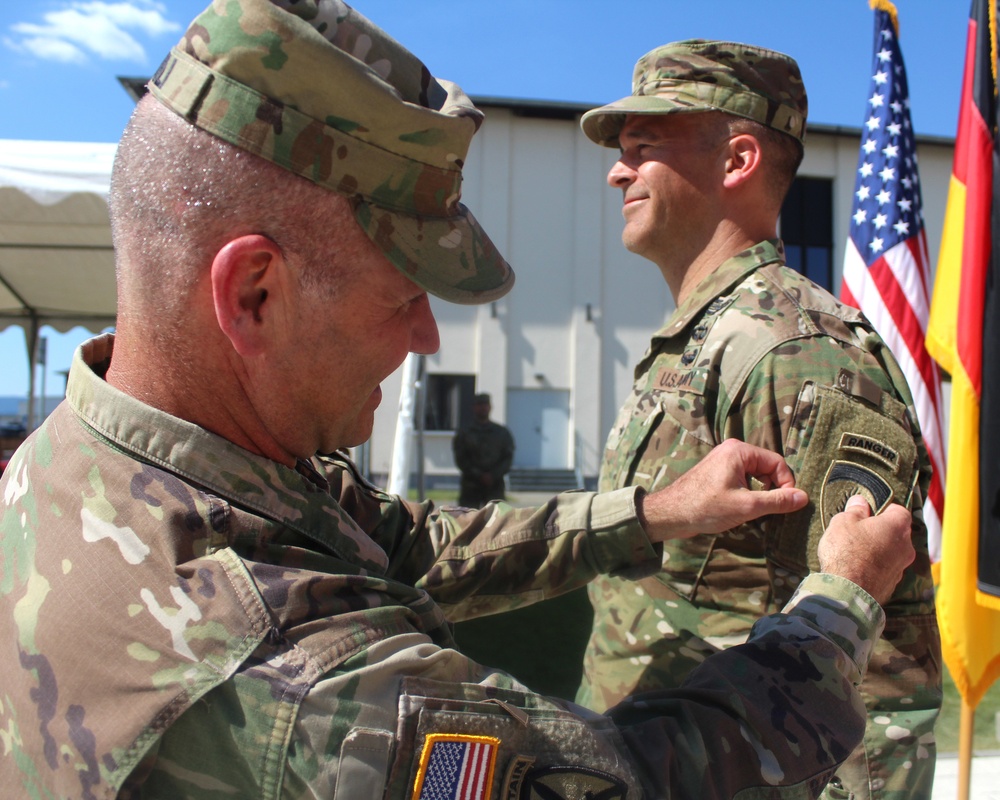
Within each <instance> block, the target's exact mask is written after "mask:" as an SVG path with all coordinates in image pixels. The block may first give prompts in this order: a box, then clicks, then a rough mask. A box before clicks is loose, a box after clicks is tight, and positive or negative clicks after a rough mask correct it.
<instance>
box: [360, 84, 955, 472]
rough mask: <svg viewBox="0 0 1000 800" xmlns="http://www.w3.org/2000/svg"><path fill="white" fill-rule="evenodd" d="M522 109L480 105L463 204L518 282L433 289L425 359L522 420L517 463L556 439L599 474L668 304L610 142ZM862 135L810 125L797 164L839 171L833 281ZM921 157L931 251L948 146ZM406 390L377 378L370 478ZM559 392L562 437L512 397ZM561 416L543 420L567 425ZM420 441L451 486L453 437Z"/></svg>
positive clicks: (575, 116) (561, 114)
mask: <svg viewBox="0 0 1000 800" xmlns="http://www.w3.org/2000/svg"><path fill="white" fill-rule="evenodd" d="M480 104H481V105H482V104H483V103H482V101H480ZM520 111H521V110H519V109H518V108H515V107H514V105H513V104H510V105H503V104H498V105H490V104H488V103H487V104H486V113H487V120H486V122H485V124H484V125H483V128H482V129H481V131H480V133H479V134H478V135H477V136H476V138H475V140H474V141H473V146H472V149H471V151H470V153H469V157H468V159H467V165H466V168H465V181H464V184H463V202H465V204H466V205H467V206H469V208H470V209H472V210H473V212H474V214H475V216H476V217H477V218H478V219H479V220H480V222H481V223H482V224H483V226H484V227H485V228H486V230H487V231H488V232H489V233H490V236H491V237H492V238H493V240H494V242H495V243H496V245H497V247H498V248H499V249H500V251H501V252H502V253H504V254H505V256H506V257H507V260H508V261H509V262H510V263H511V265H512V266H513V267H514V270H515V272H516V275H517V280H516V283H515V286H514V289H513V290H512V291H511V293H510V294H509V295H507V297H505V298H503V299H502V300H500V301H498V302H496V303H492V304H488V305H485V306H471V307H465V306H455V305H452V304H449V303H444V302H441V301H439V300H437V299H436V298H434V299H432V306H433V308H434V311H435V314H436V316H437V319H438V323H439V327H440V330H441V349H440V352H439V353H437V354H436V355H433V356H429V357H428V358H427V359H426V370H427V372H428V373H471V374H475V375H476V391H481V392H489V393H490V394H491V395H492V398H493V417H494V419H496V420H498V421H501V422H505V423H506V424H507V425H508V426H509V427H511V428H512V429H513V430H514V431H515V435H516V438H517V439H518V442H519V447H518V454H517V456H516V458H515V464H518V463H520V464H521V465H524V466H532V464H528V463H525V459H527V460H528V461H530V460H531V459H532V458H534V459H535V460H537V458H538V457H539V455H538V454H539V452H542V453H547V451H546V450H545V447H544V445H543V446H541V447H540V446H539V442H537V441H534V440H533V439H532V438H531V437H533V436H543V437H548V439H547V443H548V444H550V445H551V444H552V443H553V442H554V443H555V445H557V450H558V451H559V456H560V457H561V458H562V460H563V461H564V462H565V463H564V464H563V465H555V466H568V467H576V468H578V469H579V470H580V472H581V473H582V474H583V475H584V476H585V477H586V478H587V479H588V482H590V483H592V482H593V480H594V478H596V475H597V471H598V469H599V465H600V458H601V453H602V450H603V446H604V440H605V437H606V436H607V432H608V430H609V429H610V427H611V425H612V423H613V422H614V418H615V414H616V412H617V410H618V407H619V406H620V404H621V402H622V401H623V400H624V398H625V397H626V395H627V394H628V392H629V390H630V388H631V384H632V369H633V365H634V364H635V363H636V361H638V359H639V358H640V357H641V356H642V354H643V352H644V351H645V349H646V346H647V344H648V342H649V339H650V336H651V334H652V333H653V332H654V331H655V330H656V329H657V328H658V327H660V326H661V325H662V323H663V322H664V321H665V320H666V318H667V317H668V316H669V315H670V313H671V312H672V311H673V309H674V302H673V299H672V298H671V296H670V292H669V291H668V289H667V286H666V283H665V282H664V280H663V278H662V276H661V275H660V273H659V271H658V270H657V268H656V267H655V266H654V265H653V264H651V263H650V262H648V261H646V260H644V259H642V258H639V257H638V256H634V255H632V254H630V253H628V252H627V251H625V249H624V248H623V247H622V245H621V239H620V236H621V225H622V223H621V194H620V193H619V192H618V191H616V190H613V189H610V188H609V187H608V186H607V184H606V183H605V176H606V174H607V171H608V170H609V169H610V167H611V165H612V164H613V163H614V160H615V158H616V155H617V153H616V151H614V150H609V149H606V148H601V147H597V146H596V145H594V144H592V143H591V142H590V141H589V140H588V139H587V138H586V137H585V136H584V135H583V133H582V132H581V131H580V129H579V123H578V120H579V112H580V111H582V109H579V110H576V111H573V112H572V113H567V110H566V108H565V107H557V108H554V109H549V110H546V109H545V108H541V107H538V106H535V107H529V114H527V115H526V114H524V113H520ZM859 137H860V131H856V130H855V131H850V130H840V129H833V128H816V129H811V130H810V133H809V137H808V141H807V145H806V154H805V159H804V161H803V165H802V168H801V169H800V170H799V175H801V176H806V177H817V178H828V179H832V180H833V182H834V184H833V197H834V212H833V213H834V219H833V230H834V256H833V257H834V264H835V267H834V286H835V287H839V284H840V276H841V271H842V264H843V258H844V245H845V242H846V240H847V236H848V230H849V228H848V226H849V223H850V214H851V205H852V199H853V198H852V194H853V191H854V178H855V170H856V168H857V157H858V143H859ZM918 158H919V160H920V175H921V180H922V183H923V199H924V212H925V219H926V223H925V224H926V229H927V236H928V247H929V251H930V253H931V256H932V260H933V259H935V258H936V254H937V252H938V248H939V246H940V233H941V227H942V222H943V218H944V208H945V202H946V193H947V187H948V181H949V177H950V173H951V159H952V143H951V142H950V141H947V140H922V141H921V142H920V143H919V144H918ZM399 392H400V373H399V371H397V372H396V373H395V374H394V375H392V376H390V378H388V379H387V380H386V381H385V382H384V384H383V397H384V400H383V403H382V406H381V408H379V410H378V411H377V413H376V418H375V429H374V433H373V436H372V440H371V443H370V446H369V450H368V464H369V470H370V472H371V473H372V474H373V476H374V477H375V478H376V480H378V479H380V478H382V477H383V476H385V475H386V474H387V473H388V472H389V465H390V463H391V459H392V449H393V440H394V434H395V427H396V416H397V410H398V397H399ZM560 398H562V399H564V400H565V402H566V406H567V408H568V414H567V415H566V417H565V419H566V432H565V435H563V436H555V437H553V436H552V435H551V434H552V431H545V430H542V431H540V432H539V431H535V430H534V427H535V426H534V425H533V424H532V423H531V422H530V420H527V419H526V418H524V416H523V415H517V416H516V418H512V416H511V415H509V414H508V410H509V407H510V406H511V405H514V406H516V407H517V408H519V409H523V408H526V407H532V404H535V403H544V402H547V401H548V400H559V399H560ZM561 413H562V412H560V413H557V414H555V415H554V416H550V417H548V418H546V419H550V420H551V419H556V421H557V424H562V423H561V422H559V420H561V419H562V417H561V416H560V414H561ZM542 427H546V426H545V425H543V426H542ZM563 444H564V445H565V447H563ZM423 449H424V470H425V473H426V475H427V479H428V482H429V484H430V485H433V484H434V483H441V482H444V483H452V484H453V483H455V482H456V481H457V478H456V477H455V476H456V475H457V473H456V472H455V468H454V464H453V462H452V458H451V434H450V433H448V432H426V433H425V434H424V444H423ZM550 449H551V448H550ZM543 457H545V458H549V459H551V458H552V455H551V453H550V452H548V453H547V455H545V456H543ZM549 465H552V464H549Z"/></svg>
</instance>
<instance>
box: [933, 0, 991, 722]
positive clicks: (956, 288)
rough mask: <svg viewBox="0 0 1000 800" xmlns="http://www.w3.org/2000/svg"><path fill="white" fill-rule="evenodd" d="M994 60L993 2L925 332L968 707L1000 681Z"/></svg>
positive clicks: (970, 58) (956, 657) (968, 80)
mask: <svg viewBox="0 0 1000 800" xmlns="http://www.w3.org/2000/svg"><path fill="white" fill-rule="evenodd" d="M996 53H997V49H996V0H973V3H972V10H971V12H970V15H969V31H968V40H967V49H966V56H965V73H964V77H963V80H962V97H961V104H960V108H959V117H958V133H957V136H956V140H955V160H954V164H953V167H952V176H951V185H950V187H949V190H948V206H947V211H946V213H945V222H944V232H943V234H942V239H941V253H940V257H939V259H938V267H937V279H936V281H935V284H934V293H933V298H932V302H931V316H930V324H929V327H928V332H927V349H928V350H929V351H930V353H931V355H932V356H933V357H934V358H935V359H936V360H937V361H938V363H939V364H940V365H941V366H942V367H943V368H944V369H945V370H947V371H948V372H949V373H950V374H951V378H952V395H951V415H950V423H949V435H948V485H947V489H946V495H945V505H944V524H943V532H942V543H941V561H940V563H939V564H937V565H936V566H937V578H938V590H937V614H938V621H939V623H940V626H941V644H942V652H943V655H944V660H945V663H946V664H947V665H948V669H949V671H950V672H951V675H952V677H953V678H954V679H955V683H956V685H957V686H958V689H959V691H960V692H961V694H962V697H963V699H964V700H965V703H966V704H967V705H968V706H970V707H972V708H975V706H976V705H977V704H978V703H979V701H980V700H981V699H982V696H983V693H984V692H985V691H986V690H987V689H988V688H989V687H990V685H991V684H992V683H993V681H994V680H996V678H997V677H998V676H1000V494H998V491H1000V418H998V417H1000V293H998V291H997V288H998V287H997V285H996V283H997V278H998V277H1000V276H998V273H997V265H998V264H1000V259H998V257H997V253H998V245H1000V241H994V237H993V236H992V235H991V232H992V231H995V230H1000V228H998V227H997V221H998V210H1000V209H998V207H997V203H996V201H995V198H998V197H1000V193H998V181H1000V166H998V164H997V155H998V149H997V130H996V113H997V80H996V68H997V56H996ZM997 239H998V240H1000V237H997ZM981 443H982V444H983V446H982V447H981V446H980V445H981Z"/></svg>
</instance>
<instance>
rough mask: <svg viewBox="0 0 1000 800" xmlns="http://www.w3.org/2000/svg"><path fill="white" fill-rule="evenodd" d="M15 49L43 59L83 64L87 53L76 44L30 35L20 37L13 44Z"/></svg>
mask: <svg viewBox="0 0 1000 800" xmlns="http://www.w3.org/2000/svg"><path fill="white" fill-rule="evenodd" d="M15 49H16V50H17V51H18V52H20V53H29V54H31V55H33V56H35V57H37V58H40V59H42V60H43V61H59V62H62V63H64V64H83V63H86V61H87V54H86V53H84V52H83V51H82V50H81V49H80V48H79V47H77V46H76V45H74V44H71V43H70V42H67V41H64V40H62V39H54V38H51V37H48V36H31V37H28V38H26V39H21V41H20V42H18V43H17V44H16V45H15Z"/></svg>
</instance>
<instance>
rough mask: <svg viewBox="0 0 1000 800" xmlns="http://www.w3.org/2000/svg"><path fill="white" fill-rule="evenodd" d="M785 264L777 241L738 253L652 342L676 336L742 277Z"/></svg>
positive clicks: (709, 277)
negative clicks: (777, 263) (768, 266)
mask: <svg viewBox="0 0 1000 800" xmlns="http://www.w3.org/2000/svg"><path fill="white" fill-rule="evenodd" d="M784 260H785V248H784V245H783V244H782V243H781V240H780V239H767V240H765V241H763V242H758V243H757V244H755V245H753V247H748V248H747V249H746V250H744V251H743V252H741V253H737V254H736V255H735V256H733V257H732V258H728V259H726V260H725V261H723V262H722V263H721V264H720V265H719V266H718V267H717V268H716V269H714V270H713V271H712V272H711V273H710V274H709V275H707V276H706V277H705V278H704V280H702V282H701V283H699V284H698V285H697V286H696V287H695V289H694V291H693V292H691V294H690V295H689V296H688V298H687V299H686V300H685V301H684V302H683V303H682V304H681V305H680V306H679V307H678V308H677V310H676V311H674V313H673V314H671V315H670V319H669V320H667V324H666V325H664V326H663V327H662V328H661V329H660V330H659V331H657V333H656V336H655V337H654V338H658V339H666V338H670V337H671V336H676V335H677V334H678V333H680V332H681V331H682V330H684V328H686V327H687V325H688V323H689V322H691V320H692V319H694V318H695V317H696V316H699V315H701V313H702V311H703V310H705V309H706V308H707V307H708V306H710V305H711V304H712V303H714V302H715V301H717V300H718V301H720V302H722V301H723V300H724V298H725V296H726V295H727V294H728V293H729V292H731V291H732V289H733V288H734V287H735V286H736V285H737V284H738V283H739V282H740V281H741V280H742V279H743V278H744V276H746V275H747V274H749V273H751V272H753V271H754V270H756V269H759V268H760V267H762V266H764V265H765V264H770V263H772V262H783V261H784Z"/></svg>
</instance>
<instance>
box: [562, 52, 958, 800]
mask: <svg viewBox="0 0 1000 800" xmlns="http://www.w3.org/2000/svg"><path fill="white" fill-rule="evenodd" d="M806 113H807V102H806V92H805V88H804V86H803V83H802V77H801V75H800V74H799V69H798V66H797V65H796V63H795V61H794V60H793V59H791V58H790V57H788V56H786V55H784V54H781V53H777V52H774V51H771V50H767V49H764V48H761V47H754V46H751V45H746V44H739V43H735V42H719V41H704V40H690V41H682V42H675V43H673V44H668V45H665V46H663V47H659V48H656V49H655V50H653V51H652V52H650V53H648V54H646V55H645V56H643V57H642V58H641V59H640V60H639V62H638V63H637V64H636V67H635V72H634V77H633V84H632V94H631V95H629V96H628V97H625V98H623V99H621V100H619V101H617V102H614V103H611V104H609V105H606V106H603V107H601V108H596V109H594V110H592V111H589V112H588V113H586V114H585V115H584V116H583V120H582V127H583V130H584V132H585V133H586V135H587V136H588V137H589V138H590V139H592V140H593V141H594V142H596V143H598V144H601V145H604V146H606V147H617V148H620V151H621V156H620V157H619V159H618V161H617V163H616V164H615V165H614V166H613V167H612V168H611V170H610V172H609V173H608V183H609V184H610V186H611V187H613V188H615V189H618V190H620V191H621V192H622V195H623V208H622V215H623V217H624V223H625V225H624V231H623V234H622V240H623V242H624V244H625V246H626V247H627V248H628V249H629V250H631V251H633V252H636V253H639V254H640V255H642V256H644V257H646V258H647V259H649V260H651V261H653V262H654V263H655V264H656V265H657V266H658V267H659V268H660V270H661V272H662V273H663V277H664V279H665V280H666V282H667V284H668V285H669V287H670V291H671V293H672V294H673V296H674V299H675V301H676V306H677V308H676V311H675V312H674V313H673V315H672V316H671V317H670V319H669V320H668V321H667V323H666V325H665V326H664V327H663V328H662V329H660V330H659V331H657V332H656V334H655V335H654V336H653V339H652V343H651V344H650V347H649V350H648V351H647V352H646V354H645V355H644V356H643V358H642V360H641V361H640V363H639V364H638V366H637V368H636V372H635V375H636V379H635V385H634V389H633V392H632V394H631V396H630V397H629V398H628V400H627V401H626V402H625V405H624V406H623V408H622V409H621V411H620V413H619V416H618V419H617V421H616V422H615V425H614V427H613V429H612V431H611V433H610V436H609V438H608V442H607V446H606V451H605V457H604V462H603V465H602V470H601V477H600V489H601V490H602V491H609V490H612V489H618V488H621V487H624V486H641V487H643V488H645V489H649V490H655V489H656V488H658V487H661V486H665V485H668V484H669V483H670V482H671V481H673V480H675V479H676V478H677V477H678V476H679V475H681V474H683V472H684V471H685V470H687V469H688V468H690V467H691V466H692V465H693V464H696V463H697V462H698V461H700V460H701V459H702V458H704V457H705V455H706V454H708V453H710V452H711V451H712V449H713V448H715V447H716V446H717V445H718V444H719V443H721V442H722V441H723V440H725V439H726V438H728V437H736V438H738V439H741V440H743V441H746V442H750V443H753V444H756V445H759V446H761V447H765V448H767V449H769V450H773V451H774V452H777V453H781V454H783V455H784V457H785V458H786V459H787V461H788V463H789V465H790V466H791V467H792V469H793V471H794V472H795V475H796V480H797V485H798V486H800V487H802V488H805V489H806V491H807V492H808V493H809V496H810V504H809V506H808V507H807V508H806V509H804V510H803V511H800V512H798V513H797V514H794V515H789V516H787V517H783V518H782V517H773V518H769V519H763V520H760V521H757V522H752V523H748V524H745V525H742V526H740V527H738V528H734V529H732V530H730V531H727V532H726V533H725V534H723V535H722V536H718V537H715V536H698V537H695V538H692V539H686V540H683V541H681V540H674V541H671V542H668V543H667V544H666V546H665V548H664V555H663V566H662V569H661V571H660V572H659V573H658V574H657V575H655V576H653V577H649V578H646V579H644V580H643V581H641V582H640V583H639V584H638V585H636V584H634V583H626V582H623V581H621V580H620V579H618V578H615V577H601V578H599V579H598V580H597V581H596V582H594V583H593V584H592V585H591V586H590V589H589V591H590V597H591V602H592V605H593V607H594V612H595V613H594V626H593V632H592V635H591V639H590V643H589V645H588V649H587V653H586V663H585V675H584V682H583V685H582V686H581V689H580V692H579V694H578V697H577V699H578V701H580V702H582V703H583V704H585V705H588V706H591V707H594V708H596V709H598V710H603V709H606V708H609V707H611V706H613V705H614V704H615V703H618V702H619V701H621V700H622V699H623V698H625V697H627V696H629V695H631V694H634V693H637V692H643V691H647V690H655V689H662V688H664V687H670V686H677V685H679V684H680V683H681V682H682V681H683V680H684V679H685V678H686V677H687V676H688V675H689V673H691V671H692V670H693V669H694V668H695V667H696V666H697V665H698V664H700V663H701V662H702V661H704V659H705V658H706V657H707V656H708V655H709V654H711V653H714V652H716V651H717V650H718V649H719V648H724V647H727V646H730V645H734V644H737V643H738V642H741V641H744V640H745V638H746V636H747V634H748V633H749V631H750V629H751V626H752V625H753V623H754V621H755V620H757V619H758V618H760V617H761V616H762V615H765V614H769V613H772V612H774V611H776V610H779V609H781V608H782V607H783V606H784V604H785V603H786V602H787V600H788V598H789V596H790V594H791V592H792V591H794V589H795V587H796V586H797V585H798V584H799V582H800V581H802V580H803V579H804V578H805V576H806V575H807V574H809V573H810V572H811V571H815V570H816V569H818V566H819V565H818V561H817V541H818V539H819V536H820V534H821V532H822V529H823V526H824V525H825V524H826V523H827V522H828V521H829V520H830V518H831V516H832V515H833V514H835V513H836V512H837V511H838V510H839V509H841V508H843V506H844V503H845V502H846V500H847V498H848V497H850V496H852V495H855V494H858V495H861V496H863V497H864V498H865V499H866V500H867V501H868V502H869V504H870V505H871V506H872V508H873V509H875V510H876V511H878V510H879V509H881V508H883V507H885V504H886V503H888V502H898V503H903V504H905V505H906V506H907V507H908V508H910V509H911V510H912V514H913V530H912V538H913V545H914V547H915V548H916V551H917V558H916V560H915V561H914V563H913V564H912V566H911V567H910V568H909V569H908V570H907V572H906V574H905V576H904V579H903V581H902V582H901V583H900V585H899V586H898V587H897V590H896V592H895V594H894V595H893V598H892V600H891V601H890V602H889V604H888V605H887V606H886V613H887V617H888V623H887V627H886V631H885V634H884V636H883V638H882V639H881V640H880V641H879V642H878V645H877V647H876V654H875V657H874V660H873V662H872V666H871V667H870V668H869V671H868V676H867V678H866V681H865V684H864V686H863V692H864V696H865V700H866V703H867V705H868V711H869V722H868V729H867V731H866V734H865V740H864V743H863V744H862V745H860V746H859V747H858V749H857V750H856V752H855V753H854V754H853V755H852V757H851V759H850V760H849V761H848V762H847V763H846V764H845V765H844V766H843V767H842V768H841V769H840V770H839V771H838V773H837V776H836V778H835V779H834V781H833V782H831V785H830V787H829V789H828V790H827V792H828V795H827V796H828V797H830V798H835V797H846V796H848V795H847V794H846V793H850V796H852V797H858V798H868V797H876V798H892V800H901V798H910V797H912V798H926V797H929V796H930V792H931V784H932V780H933V773H934V761H935V759H934V756H935V751H934V736H933V726H934V722H935V718H936V716H937V713H938V708H939V706H940V702H941V677H940V673H939V664H940V657H939V641H938V633H937V627H936V620H935V615H934V605H933V588H932V584H931V576H930V563H929V559H928V554H927V541H926V529H925V527H924V524H923V520H922V512H921V509H922V506H923V497H924V493H925V492H926V490H927V485H928V481H929V477H930V472H929V469H930V467H929V462H928V459H927V457H926V453H925V450H924V445H923V442H922V440H921V437H920V430H919V427H918V425H917V418H916V415H915V412H914V409H913V401H912V399H911V396H910V392H909V390H908V387H907V385H906V382H905V379H904V378H903V376H902V374H901V372H900V369H899V367H898V365H897V364H896V361H895V360H894V358H893V356H892V354H891V353H890V352H889V350H888V348H887V347H886V345H885V343H884V342H882V341H881V339H880V338H879V337H878V336H877V335H876V334H875V332H874V330H873V329H872V327H871V325H870V324H869V322H868V321H867V320H866V319H865V318H864V317H863V316H862V315H861V313H860V312H858V311H857V310H855V309H853V308H848V307H845V306H844V305H842V304H841V303H839V302H838V301H837V300H836V299H835V298H833V297H832V296H831V295H830V294H829V293H827V292H826V291H824V290H823V289H821V288H819V287H818V286H816V285H814V284H813V283H811V282H810V281H809V280H807V279H806V278H805V277H803V276H802V275H800V274H799V273H797V272H795V271H794V270H792V269H789V268H788V267H787V266H785V265H784V255H783V248H782V244H781V242H780V241H779V240H778V238H777V234H776V230H777V220H778V215H779V212H780V210H781V205H782V201H783V199H784V196H785V193H786V192H787V190H788V187H789V186H790V185H791V183H792V180H793V178H794V175H795V172H796V170H797V168H798V165H799V163H800V161H801V159H802V153H803V140H804V137H805V131H806Z"/></svg>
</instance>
